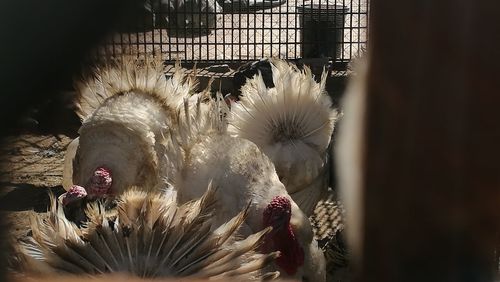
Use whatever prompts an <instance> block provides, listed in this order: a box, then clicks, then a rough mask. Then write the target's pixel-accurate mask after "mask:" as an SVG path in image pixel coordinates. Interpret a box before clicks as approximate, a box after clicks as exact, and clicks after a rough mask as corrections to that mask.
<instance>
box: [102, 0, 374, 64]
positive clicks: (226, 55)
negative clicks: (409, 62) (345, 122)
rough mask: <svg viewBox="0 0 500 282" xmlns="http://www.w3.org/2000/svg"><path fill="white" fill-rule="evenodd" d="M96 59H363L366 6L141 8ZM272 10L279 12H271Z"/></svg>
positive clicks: (295, 1) (231, 3)
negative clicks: (121, 56)
mask: <svg viewBox="0 0 500 282" xmlns="http://www.w3.org/2000/svg"><path fill="white" fill-rule="evenodd" d="M137 3H138V4H137V5H136V6H137V9H136V11H135V12H134V16H133V17H132V18H127V19H124V20H123V21H122V23H121V24H120V26H119V27H118V32H116V33H115V34H113V35H112V36H111V37H110V38H109V39H108V40H106V42H105V43H104V44H103V46H102V47H101V48H100V50H99V52H101V53H106V54H111V55H118V54H120V53H123V52H130V51H131V50H132V51H134V52H135V53H138V54H142V53H144V54H147V53H155V54H161V55H162V56H163V58H164V59H165V60H166V61H175V60H177V59H180V60H182V61H184V62H186V61H187V62H190V61H191V62H201V63H241V62H246V61H251V60H256V59H260V58H263V57H280V58H283V59H298V58H328V59H329V60H330V61H331V62H333V63H334V65H337V66H340V65H343V64H345V63H346V62H348V61H349V60H350V59H351V58H353V57H356V56H358V54H359V53H360V52H361V51H362V50H363V49H364V46H365V45H366V42H367V39H368V34H367V26H368V10H369V3H368V0H142V1H139V2H137ZM273 6H274V7H273Z"/></svg>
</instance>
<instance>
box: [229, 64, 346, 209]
mask: <svg viewBox="0 0 500 282" xmlns="http://www.w3.org/2000/svg"><path fill="white" fill-rule="evenodd" d="M270 62H271V69H272V73H273V82H274V85H275V87H274V88H267V87H266V85H265V83H264V79H263V78H262V76H261V75H260V74H258V75H256V76H255V77H254V78H253V79H250V80H248V81H247V83H246V84H245V85H244V86H243V87H242V89H241V92H242V97H241V101H240V102H239V103H235V104H234V105H232V108H231V118H230V125H229V132H230V133H232V134H233V135H235V136H238V137H241V138H245V139H248V140H250V141H252V142H254V143H255V144H257V146H259V148H260V149H261V150H262V151H263V152H264V153H265V154H266V155H267V156H268V157H269V158H270V159H271V160H272V161H273V163H274V164H275V166H276V170H277V172H278V175H279V177H280V180H281V181H282V182H283V184H285V186H286V188H287V191H288V192H289V193H290V194H291V196H292V197H293V198H294V200H295V201H296V202H297V203H298V204H299V203H301V202H303V200H305V198H311V197H313V198H314V200H313V202H314V201H316V202H317V200H318V199H319V198H318V196H319V195H321V193H318V192H317V191H313V190H314V189H323V190H326V186H325V185H326V184H324V185H316V184H318V183H320V182H321V183H326V182H324V181H320V180H318V177H328V175H327V174H325V170H326V168H325V166H326V159H327V152H326V151H327V148H328V145H329V143H330V139H331V135H332V133H333V128H334V125H335V121H336V119H337V111H336V110H335V109H333V108H332V107H331V105H332V103H331V99H330V97H329V96H328V95H327V93H326V91H325V84H326V72H323V74H322V76H321V80H320V82H319V83H317V82H316V81H315V80H314V77H313V75H312V73H311V70H310V69H309V68H308V67H304V70H299V69H298V68H297V67H296V66H295V65H293V64H289V63H287V62H285V61H283V60H278V59H271V60H270ZM313 186H314V187H313ZM323 186H325V187H323ZM299 191H300V192H302V193H300V194H297V195H295V196H294V193H297V192H299ZM306 191H310V192H307V193H306ZM302 197H305V198H304V199H301V198H302ZM309 200H310V199H309ZM311 205H314V203H309V204H308V206H307V207H303V206H300V204H299V206H300V207H301V209H303V210H304V211H305V212H306V213H308V214H309V213H310V212H311V211H312V208H311V207H310V206H311Z"/></svg>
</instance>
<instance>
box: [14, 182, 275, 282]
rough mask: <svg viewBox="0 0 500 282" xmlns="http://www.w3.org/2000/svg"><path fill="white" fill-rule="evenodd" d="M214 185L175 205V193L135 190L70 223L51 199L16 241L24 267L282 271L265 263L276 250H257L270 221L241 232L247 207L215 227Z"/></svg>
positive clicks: (192, 273) (188, 273)
mask: <svg viewBox="0 0 500 282" xmlns="http://www.w3.org/2000/svg"><path fill="white" fill-rule="evenodd" d="M141 190H142V189H141ZM215 191H216V189H213V188H208V189H207V192H206V193H205V194H204V195H203V196H202V197H201V198H200V199H198V200H196V201H192V202H188V203H186V204H184V205H181V206H177V204H176V202H175V198H172V197H171V196H166V195H165V194H157V193H146V192H143V191H139V190H135V189H133V190H130V191H128V192H125V193H124V194H123V195H122V196H120V198H119V201H118V205H117V207H116V209H115V210H112V211H110V210H106V209H105V207H104V206H103V205H102V204H100V203H93V204H89V206H88V207H87V214H88V218H89V222H88V223H87V224H86V225H85V226H84V227H82V228H79V227H77V226H76V225H74V224H73V223H72V222H69V221H68V220H67V219H66V218H65V217H64V214H63V212H62V207H61V206H59V205H58V204H57V201H56V200H55V199H54V198H52V207H51V209H50V211H49V218H48V219H47V220H46V221H44V220H43V219H42V218H41V216H39V215H36V214H33V215H32V217H31V226H32V230H33V237H32V240H31V241H28V242H25V243H22V245H20V246H19V248H20V255H21V262H22V266H23V268H24V269H25V270H26V271H28V272H32V273H41V274H51V273H56V272H62V273H71V274H87V275H96V274H101V273H108V272H126V273H131V274H134V275H136V276H139V277H196V278H222V277H231V278H233V279H249V280H261V279H262V278H263V277H277V273H273V272H266V271H264V270H263V269H264V268H265V267H266V266H267V265H268V264H270V263H271V262H272V261H273V260H274V259H275V258H276V257H277V256H278V254H277V253H268V254H261V253H258V252H256V249H257V248H258V247H259V246H260V244H261V243H262V241H263V238H264V236H265V235H266V234H268V233H269V232H270V228H266V229H263V230H261V231H259V232H256V233H255V234H252V235H250V236H247V237H246V238H244V239H240V238H239V236H238V235H237V234H238V230H239V227H240V226H241V225H242V223H243V222H244V220H245V218H246V217H247V216H248V209H244V210H243V211H241V212H240V213H238V214H237V215H236V216H235V217H234V218H232V219H230V220H229V221H228V222H226V223H225V224H224V225H221V226H216V225H215V224H214V220H213V219H212V218H213V217H212V216H213V212H214V206H215V204H216V202H217V200H216V198H215ZM211 230H212V231H211ZM229 261H230V263H229Z"/></svg>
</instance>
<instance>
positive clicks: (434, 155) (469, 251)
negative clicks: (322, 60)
mask: <svg viewBox="0 0 500 282" xmlns="http://www.w3.org/2000/svg"><path fill="white" fill-rule="evenodd" d="M370 12H371V14H370V20H371V23H370V24H371V25H370V44H371V46H370V51H371V68H370V75H369V79H368V101H367V102H368V110H367V111H368V112H367V118H366V121H367V125H366V133H367V136H366V145H365V146H366V148H365V149H366V151H365V152H366V155H365V181H364V185H365V199H366V200H365V203H364V204H365V231H366V232H365V234H364V237H363V238H364V248H363V252H364V259H363V261H362V264H361V269H360V270H361V273H360V274H361V280H362V281H384V282H388V281H440V282H443V281H492V280H493V278H494V272H495V271H496V269H497V267H498V265H495V261H496V259H495V252H494V249H495V245H496V244H495V240H496V237H497V231H498V226H499V223H500V218H499V213H500V165H499V160H500V95H499V94H500V72H499V67H500V61H499V58H500V37H499V34H500V24H499V23H498V21H499V19H500V2H499V1H463V0H460V1H455V0H442V1H434V0H416V1H409V0H372V1H371V11H370Z"/></svg>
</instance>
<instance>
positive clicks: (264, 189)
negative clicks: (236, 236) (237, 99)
mask: <svg viewBox="0 0 500 282" xmlns="http://www.w3.org/2000/svg"><path fill="white" fill-rule="evenodd" d="M190 102H192V100H188V99H186V100H185V103H186V105H185V109H193V108H197V107H193V106H190V105H189V103H190ZM227 115H230V112H229V109H228V107H227V105H226V103H225V102H224V100H223V98H222V96H221V95H220V94H218V95H217V98H216V99H209V100H208V101H206V103H205V104H204V110H202V111H200V112H199V113H197V111H190V110H185V111H184V114H182V118H180V119H179V120H180V122H179V127H180V128H179V130H178V131H179V132H181V133H182V134H180V140H179V141H176V142H178V143H181V144H182V145H181V146H180V147H181V148H182V150H181V152H182V156H181V158H180V159H182V161H179V162H178V164H179V167H178V169H177V174H176V177H175V178H174V179H175V180H174V181H175V186H176V188H177V199H178V201H179V202H180V203H183V202H187V201H190V200H193V199H197V198H199V197H201V196H202V195H203V194H204V193H205V192H206V189H207V188H206V187H207V185H208V183H213V184H214V185H215V186H217V187H218V189H217V191H216V193H215V196H216V198H217V204H216V206H215V211H216V212H215V213H214V220H215V222H216V223H217V224H223V223H224V222H226V221H228V220H229V219H231V218H233V217H234V216H236V215H237V214H238V212H239V211H240V210H241V209H242V208H244V207H246V208H247V209H248V213H249V216H248V217H247V218H246V220H245V221H244V223H243V225H242V227H241V229H240V232H241V234H242V235H244V236H248V235H250V234H252V233H254V232H256V231H258V230H260V229H261V228H263V227H264V226H265V225H264V222H263V214H264V210H265V209H266V208H267V206H268V205H269V203H270V202H271V201H272V200H273V198H275V197H277V196H281V197H284V198H287V199H289V200H290V201H291V220H290V223H291V225H292V226H291V228H292V229H293V232H294V234H295V235H296V237H297V238H298V239H297V240H298V242H299V244H300V248H302V249H303V250H304V253H305V255H304V256H305V263H304V264H303V265H300V266H299V267H298V269H299V270H298V271H297V272H296V273H294V274H291V275H290V276H288V277H289V278H299V279H302V277H306V278H307V279H309V280H311V281H324V279H325V272H324V270H325V265H324V258H323V254H322V253H321V250H319V248H318V247H317V244H316V242H315V241H314V240H313V234H312V227H311V225H310V222H309V220H308V218H307V216H305V215H304V213H303V212H302V211H301V210H300V209H299V207H298V206H297V205H296V204H295V203H294V202H293V200H292V199H291V198H290V196H289V195H288V193H287V191H286V189H285V187H284V186H283V184H282V183H281V182H280V181H279V179H278V176H277V174H276V170H275V167H274V165H273V163H272V162H271V160H270V159H269V158H268V157H267V156H266V155H265V154H263V153H262V151H261V150H260V149H259V148H258V147H257V145H255V144H254V143H252V142H250V141H249V140H246V139H243V138H239V137H234V136H231V135H230V134H229V133H228V132H227V119H226V117H227ZM168 151H171V150H168ZM172 151H173V150H172ZM248 203H250V204H249V205H248V206H247V204H248ZM273 269H275V270H279V271H280V272H281V271H282V269H280V268H279V267H278V266H276V265H274V264H273ZM238 271H240V270H238ZM282 275H283V272H282Z"/></svg>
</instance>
